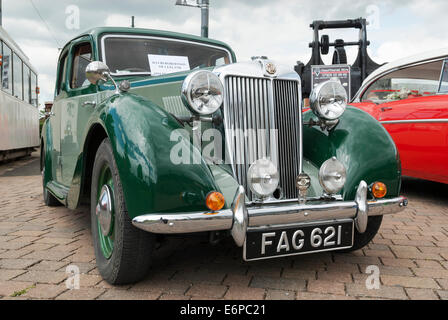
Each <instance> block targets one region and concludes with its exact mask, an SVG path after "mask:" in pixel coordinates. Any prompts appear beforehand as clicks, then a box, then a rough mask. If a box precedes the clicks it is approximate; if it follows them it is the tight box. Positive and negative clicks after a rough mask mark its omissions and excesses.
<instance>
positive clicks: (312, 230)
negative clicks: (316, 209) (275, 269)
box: [244, 220, 354, 261]
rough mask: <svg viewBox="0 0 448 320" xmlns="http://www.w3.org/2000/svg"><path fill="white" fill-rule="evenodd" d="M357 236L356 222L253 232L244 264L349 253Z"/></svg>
mask: <svg viewBox="0 0 448 320" xmlns="http://www.w3.org/2000/svg"><path fill="white" fill-rule="evenodd" d="M353 232H354V222H353V220H343V221H336V222H334V221H333V222H331V223H330V222H326V223H317V224H316V223H314V224H302V225H296V226H288V227H284V228H269V229H262V230H260V229H256V230H249V231H248V232H247V237H246V242H245V244H244V260H246V261H250V260H261V259H269V258H275V257H284V256H293V255H300V254H307V253H314V252H322V251H332V250H341V249H348V248H351V247H352V246H353Z"/></svg>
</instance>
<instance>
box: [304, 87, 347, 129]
mask: <svg viewBox="0 0 448 320" xmlns="http://www.w3.org/2000/svg"><path fill="white" fill-rule="evenodd" d="M327 86H338V88H337V89H338V90H339V91H340V94H341V96H340V97H339V98H340V99H342V103H340V104H339V107H340V110H341V111H340V112H339V113H336V114H335V115H333V116H330V115H329V114H325V113H324V112H323V111H322V106H321V102H322V98H323V97H322V91H323V90H324V89H325V88H326V87H327ZM333 91H335V90H333ZM329 100H330V101H331V100H333V103H338V102H337V101H335V100H336V99H335V98H334V97H333V98H329ZM347 105H348V95H347V91H345V89H344V87H343V85H342V84H341V82H340V81H339V80H337V79H331V80H328V81H326V82H322V83H320V84H318V85H317V86H316V87H315V88H314V89H313V90H312V92H311V94H310V107H311V110H312V111H313V113H314V114H315V115H316V116H318V117H319V118H321V119H324V120H327V121H334V120H338V119H339V118H340V117H342V115H343V114H344V112H345V110H346V109H347ZM333 111H334V110H333Z"/></svg>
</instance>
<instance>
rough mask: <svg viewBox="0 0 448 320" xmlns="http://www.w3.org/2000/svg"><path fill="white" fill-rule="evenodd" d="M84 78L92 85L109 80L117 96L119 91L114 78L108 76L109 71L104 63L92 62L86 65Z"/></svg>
mask: <svg viewBox="0 0 448 320" xmlns="http://www.w3.org/2000/svg"><path fill="white" fill-rule="evenodd" d="M86 78H87V80H89V82H90V83H91V84H93V85H97V84H99V82H100V81H104V82H105V81H107V80H110V81H112V83H113V84H114V87H115V93H116V94H119V93H120V90H119V88H118V85H117V83H116V82H115V80H114V78H112V76H111V75H110V69H109V67H108V66H107V64H105V63H104V62H101V61H93V62H90V63H89V64H88V65H87V68H86Z"/></svg>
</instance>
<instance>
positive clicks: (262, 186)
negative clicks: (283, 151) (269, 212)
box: [247, 159, 279, 198]
mask: <svg viewBox="0 0 448 320" xmlns="http://www.w3.org/2000/svg"><path fill="white" fill-rule="evenodd" d="M247 182H248V184H249V188H250V190H251V191H252V192H253V193H254V194H255V195H257V196H258V197H260V198H266V197H269V196H271V195H272V194H274V192H275V191H276V190H277V188H278V184H279V173H278V170H277V167H276V166H275V164H274V163H272V161H270V160H268V159H261V160H257V161H256V162H255V163H254V164H252V165H251V167H250V168H249V171H248V173H247Z"/></svg>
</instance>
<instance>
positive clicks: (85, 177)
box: [81, 123, 109, 198]
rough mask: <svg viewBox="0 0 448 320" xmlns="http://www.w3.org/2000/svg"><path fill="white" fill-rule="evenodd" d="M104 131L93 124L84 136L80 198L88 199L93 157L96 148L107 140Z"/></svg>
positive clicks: (96, 124)
mask: <svg viewBox="0 0 448 320" xmlns="http://www.w3.org/2000/svg"><path fill="white" fill-rule="evenodd" d="M108 137H109V136H108V134H107V131H106V129H105V128H104V127H103V125H102V124H100V123H95V124H93V125H92V126H91V127H90V129H89V133H88V134H87V136H86V140H85V144H84V151H83V155H84V161H83V162H84V170H83V174H82V182H81V197H86V198H89V197H90V188H91V184H92V183H91V182H92V171H93V164H94V162H95V156H96V152H97V150H98V148H99V147H100V145H101V143H102V142H103V141H104V139H106V138H108Z"/></svg>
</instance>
